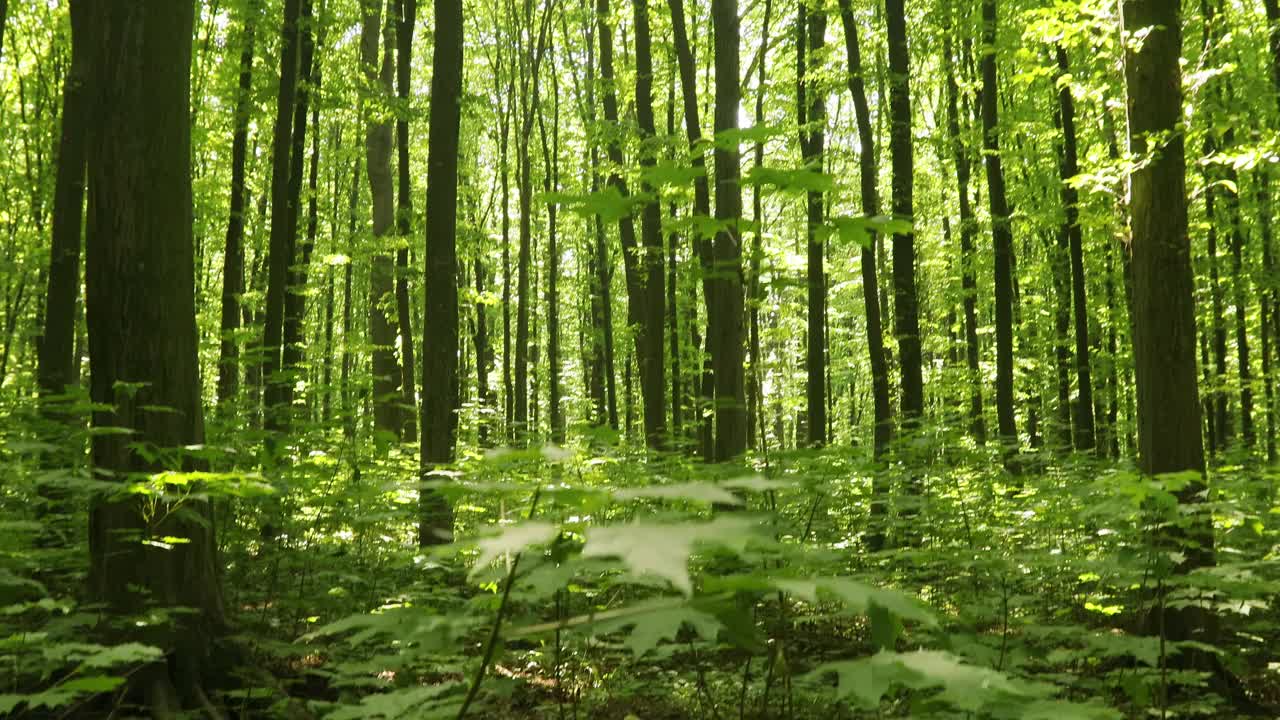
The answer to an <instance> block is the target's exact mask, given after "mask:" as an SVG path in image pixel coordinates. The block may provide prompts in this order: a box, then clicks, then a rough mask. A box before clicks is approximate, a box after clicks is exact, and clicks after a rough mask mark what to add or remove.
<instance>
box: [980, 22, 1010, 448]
mask: <svg viewBox="0 0 1280 720" xmlns="http://www.w3.org/2000/svg"><path fill="white" fill-rule="evenodd" d="M982 44H983V45H984V46H986V47H990V48H994V47H995V45H996V0H982ZM998 101H999V96H998V86H997V82H996V54H995V51H994V49H993V50H992V51H990V52H986V53H983V56H982V138H983V140H982V149H983V154H984V156H985V158H986V165H987V202H988V203H989V205H990V207H991V237H992V242H993V244H994V247H995V276H996V277H995V301H996V418H997V420H998V421H999V431H1000V442H1001V443H1002V444H1003V445H1004V452H1005V454H1006V456H1009V455H1013V454H1016V453H1017V450H1018V426H1017V421H1016V419H1015V416H1014V410H1013V230H1012V228H1011V226H1010V222H1009V203H1008V201H1007V200H1006V199H1005V192H1004V169H1003V167H1002V166H1001V163H1000V128H999V115H998V110H997V104H998Z"/></svg>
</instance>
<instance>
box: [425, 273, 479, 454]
mask: <svg viewBox="0 0 1280 720" xmlns="http://www.w3.org/2000/svg"><path fill="white" fill-rule="evenodd" d="M472 274H474V275H475V281H476V304H475V314H476V326H475V344H476V400H477V401H478V403H479V405H480V412H481V415H480V417H479V419H478V420H477V423H476V424H477V435H478V437H479V441H480V446H481V447H488V445H489V443H490V436H491V433H492V426H493V422H492V421H491V419H490V417H489V413H490V412H492V411H493V390H492V389H491V388H490V387H489V373H490V372H492V370H493V348H492V347H491V346H490V341H489V306H488V303H487V302H485V301H484V296H485V293H486V292H488V289H487V288H488V285H489V277H488V270H487V269H486V268H485V266H484V259H483V258H482V257H481V254H480V252H479V251H477V253H476V257H475V259H474V260H473V261H472ZM423 352H426V348H425V347H424V348H423ZM424 362H425V360H424ZM423 389H424V390H425V389H426V385H425V384H424V385H423Z"/></svg>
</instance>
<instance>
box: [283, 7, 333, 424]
mask: <svg viewBox="0 0 1280 720" xmlns="http://www.w3.org/2000/svg"><path fill="white" fill-rule="evenodd" d="M313 4H314V3H313V2H312V0H303V2H302V17H301V19H300V32H301V38H300V49H301V53H300V55H299V66H298V73H299V79H300V84H299V86H298V102H297V105H295V106H294V112H293V135H292V138H291V140H292V143H293V148H292V153H293V158H292V160H291V161H290V163H289V233H288V239H289V249H288V257H289V258H290V260H289V271H288V280H289V284H288V288H287V290H286V291H285V297H284V344H283V348H282V350H281V355H282V356H283V367H284V371H285V374H284V376H283V377H282V378H281V383H280V393H281V395H280V398H281V402H282V403H283V408H284V415H283V418H282V422H283V423H285V426H286V427H287V425H288V423H289V422H291V421H292V418H293V414H292V408H291V405H292V402H293V387H294V385H295V384H296V382H297V380H298V378H299V376H301V375H302V314H303V310H304V309H305V308H304V305H305V303H304V297H303V294H302V293H303V290H304V289H305V287H306V264H307V262H308V261H309V260H310V253H311V251H310V248H311V247H314V245H315V235H314V234H313V233H312V231H313V230H314V227H313V226H312V225H310V224H308V232H309V233H311V234H309V235H308V236H307V239H304V240H303V246H302V248H298V246H297V238H298V218H299V214H300V212H301V205H302V174H303V168H304V163H305V160H306V158H305V154H306V144H307V143H306V138H307V113H308V111H309V110H310V108H311V95H312V93H313V92H314V91H315V89H316V88H318V87H319V84H320V74H319V71H318V70H317V68H316V62H315V48H316V39H315V33H314V25H315V24H316V18H315V16H314V14H313V12H312V6H313ZM320 44H321V45H322V46H323V39H321V41H320ZM322 52H323V47H322ZM314 119H315V120H316V122H317V123H318V122H319V119H318V117H317V118H314ZM314 132H315V131H313V134H314ZM312 146H313V148H315V149H316V150H317V151H318V148H319V145H318V144H317V143H316V142H315V138H313V141H312ZM316 160H317V158H312V161H311V170H310V171H309V175H308V188H309V189H310V195H309V197H314V196H315V180H314V178H315V177H316V173H317V167H318V163H317V162H316ZM307 217H308V223H310V219H311V213H310V208H308V216H307ZM300 253H301V254H302V255H304V256H305V259H303V258H300V257H299V254H300Z"/></svg>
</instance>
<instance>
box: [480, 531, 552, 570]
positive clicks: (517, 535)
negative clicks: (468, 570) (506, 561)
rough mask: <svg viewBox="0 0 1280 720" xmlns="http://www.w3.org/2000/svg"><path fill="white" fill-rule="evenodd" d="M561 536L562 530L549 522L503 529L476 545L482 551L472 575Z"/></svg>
mask: <svg viewBox="0 0 1280 720" xmlns="http://www.w3.org/2000/svg"><path fill="white" fill-rule="evenodd" d="M559 534H560V528H559V527H557V526H556V525H553V524H552V523H548V522H537V521H535V522H526V523H521V524H520V525H512V526H509V527H506V528H503V530H502V532H500V533H498V534H497V535H495V536H493V537H488V538H484V539H483V540H480V541H479V542H477V543H476V547H478V548H479V549H480V557H479V558H477V559H476V564H475V567H474V569H473V570H472V574H474V573H475V572H476V571H479V570H481V569H483V568H485V567H486V566H488V565H489V563H491V562H493V561H494V560H496V559H497V558H498V557H499V556H502V555H507V554H510V553H518V552H520V551H522V550H524V549H525V548H527V547H529V546H530V545H542V544H545V543H549V542H551V541H552V540H554V539H555V537H556V535H559Z"/></svg>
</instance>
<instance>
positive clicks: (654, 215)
mask: <svg viewBox="0 0 1280 720" xmlns="http://www.w3.org/2000/svg"><path fill="white" fill-rule="evenodd" d="M631 7H632V10H633V15H632V18H633V28H632V29H633V30H634V31H635V37H636V57H635V60H636V99H635V102H636V121H637V125H638V126H639V129H640V148H641V149H640V168H641V173H642V175H641V177H642V178H643V173H644V170H645V169H647V168H652V167H653V166H654V165H655V164H656V162H657V146H656V145H655V144H654V142H653V137H654V135H655V134H656V130H655V124H654V116H653V59H652V57H651V54H650V40H649V0H631ZM601 57H603V55H602V56H601ZM640 192H641V194H642V195H646V196H649V199H647V200H645V201H644V203H643V205H642V206H641V212H640V238H641V244H642V246H641V248H640V252H641V259H642V260H643V265H642V267H641V268H637V273H636V274H637V276H639V279H640V283H639V285H638V287H639V289H640V290H641V293H642V294H641V297H640V298H639V301H640V306H641V309H640V313H639V316H640V317H639V319H640V332H639V334H638V336H637V338H636V342H637V343H638V347H637V352H636V358H637V360H638V361H639V366H640V393H641V396H642V401H643V402H644V429H645V442H646V443H647V444H648V445H649V446H650V447H655V448H656V447H662V446H663V445H665V444H666V440H667V403H666V384H667V381H666V358H665V357H664V355H663V352H664V347H663V346H664V337H663V331H662V330H663V327H662V326H663V319H664V317H665V309H664V303H665V301H666V291H665V289H664V287H663V283H664V282H665V280H666V278H665V276H664V274H663V267H662V206H661V204H660V202H659V199H658V194H657V188H655V187H652V186H650V185H649V184H648V183H646V182H645V181H644V180H643V179H641V181H640ZM641 271H642V272H643V274H641ZM632 302H635V300H632Z"/></svg>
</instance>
